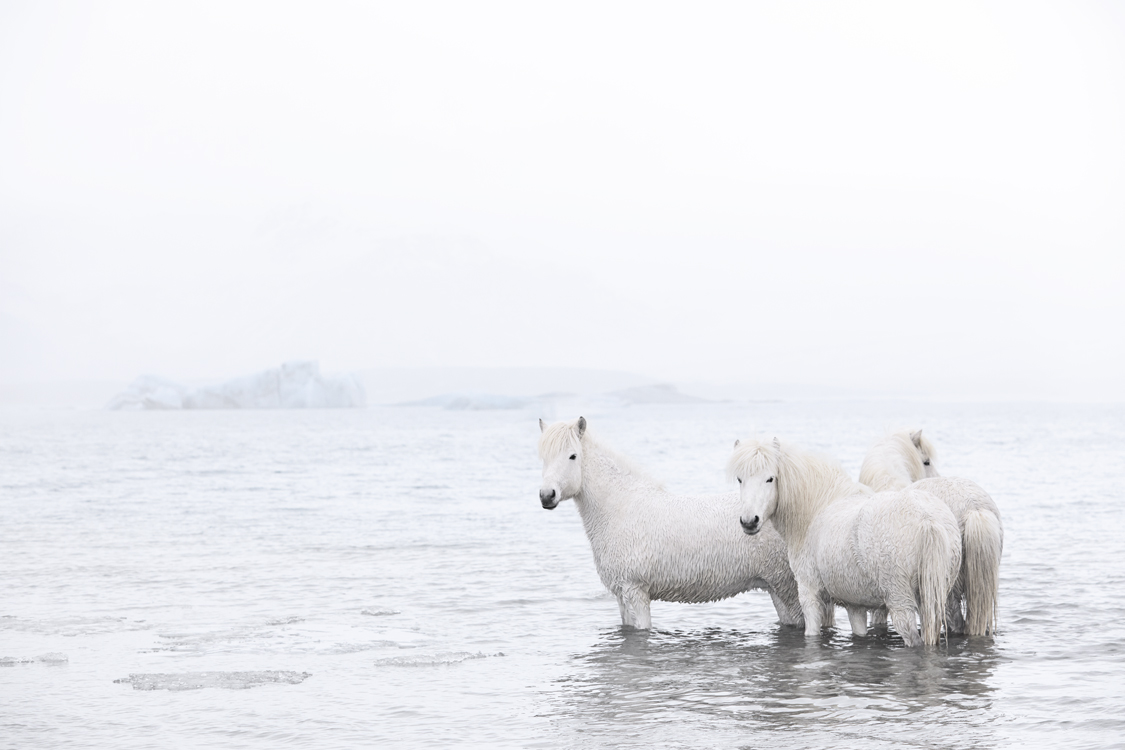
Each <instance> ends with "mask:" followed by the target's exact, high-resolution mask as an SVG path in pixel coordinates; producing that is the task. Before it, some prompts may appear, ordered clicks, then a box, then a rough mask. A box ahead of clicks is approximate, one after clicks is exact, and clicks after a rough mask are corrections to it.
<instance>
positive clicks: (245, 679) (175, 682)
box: [114, 670, 311, 690]
mask: <svg viewBox="0 0 1125 750" xmlns="http://www.w3.org/2000/svg"><path fill="white" fill-rule="evenodd" d="M310 676H311V675H310V674H309V673H308V672H286V671H279V670H265V671H261V672H181V673H179V674H131V675H129V676H128V677H123V678H121V679H120V680H114V682H117V683H123V684H131V685H132V686H133V689H134V690H199V689H201V688H225V689H227V690H246V689H247V688H252V687H258V686H259V685H268V684H271V683H273V684H283V685H297V684H300V683H302V682H304V681H305V680H306V679H307V678H309V677H310Z"/></svg>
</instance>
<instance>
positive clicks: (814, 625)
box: [797, 581, 824, 637]
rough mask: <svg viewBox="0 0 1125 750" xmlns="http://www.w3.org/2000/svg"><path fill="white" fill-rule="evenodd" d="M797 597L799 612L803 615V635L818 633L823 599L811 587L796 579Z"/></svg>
mask: <svg viewBox="0 0 1125 750" xmlns="http://www.w3.org/2000/svg"><path fill="white" fill-rule="evenodd" d="M797 598H799V599H800V600H801V614H803V615H804V616H805V636H806V637H811V636H818V635H820V624H821V622H822V620H823V617H824V599H823V598H822V597H821V596H820V592H819V591H817V590H816V589H814V588H813V587H811V586H809V585H807V584H805V583H802V582H801V581H797Z"/></svg>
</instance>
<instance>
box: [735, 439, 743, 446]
mask: <svg viewBox="0 0 1125 750" xmlns="http://www.w3.org/2000/svg"><path fill="white" fill-rule="evenodd" d="M741 442H742V441H741V440H735V441H734V447H735V448H737V447H738V444H739V443H741Z"/></svg>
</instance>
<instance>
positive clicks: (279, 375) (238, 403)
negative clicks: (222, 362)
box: [106, 360, 367, 410]
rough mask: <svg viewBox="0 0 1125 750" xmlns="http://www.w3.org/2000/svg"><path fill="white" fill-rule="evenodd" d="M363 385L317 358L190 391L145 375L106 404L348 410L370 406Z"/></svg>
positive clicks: (110, 406) (112, 406) (120, 407)
mask: <svg viewBox="0 0 1125 750" xmlns="http://www.w3.org/2000/svg"><path fill="white" fill-rule="evenodd" d="M366 400H367V399H366V396H365V393H364V389H363V384H362V383H361V382H360V381H359V379H357V378H356V377H354V376H352V375H334V376H325V375H321V374H320V366H319V365H318V364H317V363H316V362H314V361H307V360H296V361H293V362H286V363H284V364H283V365H281V366H280V367H274V368H271V369H269V370H263V371H262V372H258V373H254V374H253V375H246V376H243V377H240V378H233V379H231V380H227V381H225V382H223V383H219V384H217V385H208V386H203V387H201V388H196V389H190V388H187V387H185V386H182V385H179V384H177V383H173V382H171V381H169V380H165V379H164V378H158V377H155V376H152V375H144V376H142V377H139V378H137V379H136V380H134V381H133V382H132V383H131V384H130V385H129V387H128V388H126V389H125V390H124V391H122V392H121V393H119V394H118V395H116V396H114V397H113V398H112V399H111V400H110V402H109V403H108V404H107V405H106V408H108V409H114V410H123V409H127V410H147V409H341V408H343V409H346V408H355V407H362V406H364V405H365V404H366Z"/></svg>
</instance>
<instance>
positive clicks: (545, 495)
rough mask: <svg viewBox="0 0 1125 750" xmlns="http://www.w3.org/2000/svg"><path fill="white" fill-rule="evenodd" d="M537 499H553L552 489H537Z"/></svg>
mask: <svg viewBox="0 0 1125 750" xmlns="http://www.w3.org/2000/svg"><path fill="white" fill-rule="evenodd" d="M539 499H540V500H554V499H555V491H554V490H539Z"/></svg>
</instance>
